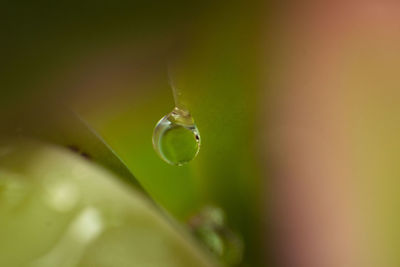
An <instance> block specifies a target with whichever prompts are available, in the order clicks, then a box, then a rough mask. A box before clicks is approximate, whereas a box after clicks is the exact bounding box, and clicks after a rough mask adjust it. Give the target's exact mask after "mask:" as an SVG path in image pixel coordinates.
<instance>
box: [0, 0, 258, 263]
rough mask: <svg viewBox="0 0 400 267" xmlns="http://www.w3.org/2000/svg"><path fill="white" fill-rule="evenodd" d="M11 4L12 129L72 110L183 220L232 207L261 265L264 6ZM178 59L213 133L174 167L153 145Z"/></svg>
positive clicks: (8, 117) (6, 76) (6, 101)
mask: <svg viewBox="0 0 400 267" xmlns="http://www.w3.org/2000/svg"><path fill="white" fill-rule="evenodd" d="M2 5H3V8H2V9H1V10H2V11H1V17H2V21H3V23H1V26H0V27H1V28H2V31H3V32H4V33H5V34H6V35H7V38H5V39H4V41H3V42H2V44H1V46H2V51H3V52H2V54H1V60H2V63H3V64H2V66H3V70H2V75H1V88H2V89H1V90H2V91H1V97H0V111H1V115H0V116H1V119H2V121H3V122H4V124H5V127H7V125H8V123H9V122H12V121H15V120H24V118H25V119H26V116H25V115H26V113H27V111H28V110H29V113H35V112H36V111H37V113H38V114H41V112H43V111H44V113H46V112H48V113H54V114H56V113H57V112H58V111H60V112H62V110H63V109H64V108H71V109H72V110H74V111H76V112H77V113H78V114H80V115H81V116H82V117H83V118H84V119H85V120H86V121H87V122H88V124H89V125H91V126H92V127H93V129H94V130H96V131H97V132H98V133H99V135H100V136H101V137H102V138H103V139H104V140H105V141H106V142H107V143H108V144H109V145H110V146H111V147H112V148H113V150H114V151H115V152H116V154H117V155H118V156H119V157H120V158H121V159H122V160H123V161H124V162H125V163H126V165H127V167H128V168H129V170H130V171H131V172H132V173H133V175H134V176H135V177H136V178H137V179H138V181H139V182H140V183H141V184H142V186H143V187H144V188H145V190H146V191H147V192H148V193H149V195H150V196H151V197H152V198H154V200H155V201H156V202H157V203H158V204H159V205H160V206H161V207H162V208H163V209H165V210H166V211H167V212H168V213H170V214H171V215H172V216H173V217H175V218H176V219H178V220H179V221H181V222H186V221H187V220H189V218H190V217H191V216H193V215H194V214H196V213H197V212H198V211H200V210H201V209H202V208H203V207H205V206H209V205H211V206H216V207H220V208H221V209H222V210H223V211H224V212H225V213H226V218H227V222H228V224H229V227H230V228H231V229H232V230H233V231H234V232H237V234H238V236H240V237H241V238H242V239H243V241H244V244H245V245H244V247H245V250H244V251H245V252H244V260H243V264H244V266H259V265H260V264H261V263H260V262H261V255H262V254H261V250H262V248H261V236H260V231H261V230H260V227H261V220H262V214H261V211H260V210H261V205H260V194H261V188H260V182H261V181H260V173H259V171H260V168H259V166H258V164H259V162H257V153H258V152H257V141H256V138H255V135H256V134H257V130H258V126H257V124H256V120H257V116H256V115H257V108H258V105H257V101H258V100H257V98H258V94H259V93H258V91H257V88H259V85H258V82H259V77H258V75H259V69H258V68H257V61H258V60H259V56H258V55H259V53H258V51H260V49H261V48H260V44H261V43H262V42H264V40H261V37H260V31H261V30H263V29H262V27H261V25H262V23H261V22H263V21H265V18H264V17H263V16H262V15H265V12H262V9H263V5H262V4H261V3H259V2H256V1H254V2H241V1H231V2H229V3H228V2H218V3H215V2H212V1H210V2H191V1H189V2H188V1H115V2H101V1H100V2H99V1H96V2H94V1H79V2H78V1H76V2H68V3H44V2H43V3H41V2H31V3H17V2H11V1H9V2H8V1H6V2H4V3H3V4H2ZM171 64H172V65H173V68H172V69H173V71H172V78H173V80H174V82H175V84H176V86H177V87H178V88H179V90H180V92H181V93H182V95H181V99H182V101H184V102H185V104H186V106H187V107H188V109H189V110H190V111H191V113H192V115H193V117H194V119H195V122H196V124H197V126H198V128H199V131H200V133H201V137H202V145H201V149H200V153H199V155H198V157H197V158H196V159H195V160H193V161H192V162H191V163H190V164H188V165H185V166H182V167H176V166H170V165H168V164H166V163H165V162H163V161H162V160H161V159H160V158H159V157H158V156H157V154H156V153H155V152H154V150H153V147H152V143H151V138H152V132H153V128H154V126H155V124H156V122H157V121H158V120H159V119H160V118H161V117H162V116H164V115H166V114H167V113H169V112H170V111H171V110H172V108H173V107H174V103H173V96H172V91H171V88H170V86H169V84H168V78H167V71H168V70H167V66H168V65H171ZM21 118H23V119H21ZM46 119H47V118H46V117H43V120H44V121H45V120H46ZM26 120H28V119H26ZM9 124H10V125H11V124H12V123H9Z"/></svg>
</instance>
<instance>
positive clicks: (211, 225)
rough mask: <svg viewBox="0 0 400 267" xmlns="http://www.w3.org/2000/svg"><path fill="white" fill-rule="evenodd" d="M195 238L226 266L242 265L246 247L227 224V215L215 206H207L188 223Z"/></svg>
mask: <svg viewBox="0 0 400 267" xmlns="http://www.w3.org/2000/svg"><path fill="white" fill-rule="evenodd" d="M188 224H189V227H190V229H191V231H192V233H193V234H194V236H195V237H196V238H197V239H198V240H199V241H200V242H201V243H203V244H204V245H205V246H206V247H207V248H208V250H209V251H210V252H211V253H213V254H214V255H216V256H217V257H218V258H219V259H220V260H221V261H222V262H223V263H224V264H226V265H228V266H236V265H238V264H240V263H241V261H242V257H243V250H244V245H243V241H242V239H241V238H240V236H239V235H238V234H236V233H235V232H233V231H232V230H231V229H230V228H229V227H228V226H227V224H226V219H225V213H224V211H223V210H222V209H220V208H218V207H215V206H207V207H205V208H203V209H202V210H201V211H200V212H199V213H197V214H195V215H194V216H192V217H191V218H190V219H189V221H188Z"/></svg>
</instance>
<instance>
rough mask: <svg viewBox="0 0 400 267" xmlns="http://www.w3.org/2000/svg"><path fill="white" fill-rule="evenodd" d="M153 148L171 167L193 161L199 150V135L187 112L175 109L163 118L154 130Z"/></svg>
mask: <svg viewBox="0 0 400 267" xmlns="http://www.w3.org/2000/svg"><path fill="white" fill-rule="evenodd" d="M153 147H154V150H155V151H156V152H157V154H158V155H159V156H160V157H161V158H162V159H163V160H164V161H165V162H167V163H169V164H171V165H177V166H182V165H184V164H186V163H188V162H190V161H191V160H193V159H194V158H195V157H196V155H197V153H198V152H199V149H200V133H199V131H198V129H197V126H196V124H195V123H194V120H193V118H192V116H191V115H190V113H189V111H187V110H184V109H180V108H177V107H175V108H174V109H173V110H172V112H170V113H169V114H167V115H166V116H164V117H163V118H162V119H161V120H160V121H159V122H158V123H157V125H156V127H155V128H154V132H153Z"/></svg>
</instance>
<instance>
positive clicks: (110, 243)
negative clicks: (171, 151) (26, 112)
mask: <svg viewBox="0 0 400 267" xmlns="http://www.w3.org/2000/svg"><path fill="white" fill-rule="evenodd" d="M0 236H1V239H0V266H7V267H17V266H18V267H54V266H58V267H90V266H96V267H98V266H102V267H128V266H129V267H134V266H138V267H143V266H146V267H152V266H154V267H155V266H166V267H168V266H170V267H179V266H182V267H187V266H193V267H206V266H216V265H215V263H214V262H213V260H212V258H210V256H209V255H208V254H207V253H206V252H205V251H203V250H202V249H201V248H199V247H198V246H197V245H196V242H195V241H194V240H193V239H192V238H191V236H190V235H189V234H187V233H186V232H185V230H184V229H182V228H181V227H180V226H179V225H177V224H175V223H174V222H173V221H171V220H170V219H166V217H165V216H163V215H161V213H160V210H159V209H158V208H157V207H156V206H155V205H154V204H153V203H152V202H151V201H149V199H148V198H147V196H145V195H144V194H143V193H141V192H140V191H138V190H135V189H134V188H133V187H127V186H126V184H125V183H123V182H122V181H121V180H119V179H117V177H116V176H114V175H113V174H112V173H110V172H109V171H107V170H106V169H104V168H103V167H100V166H99V165H97V164H95V163H93V162H92V161H89V160H87V159H85V158H84V157H81V156H79V155H77V154H76V153H75V154H74V153H72V152H70V151H68V150H67V149H65V148H62V147H59V146H52V145H47V144H43V143H38V142H33V141H24V140H23V141H21V140H19V141H18V142H14V141H3V142H0Z"/></svg>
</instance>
